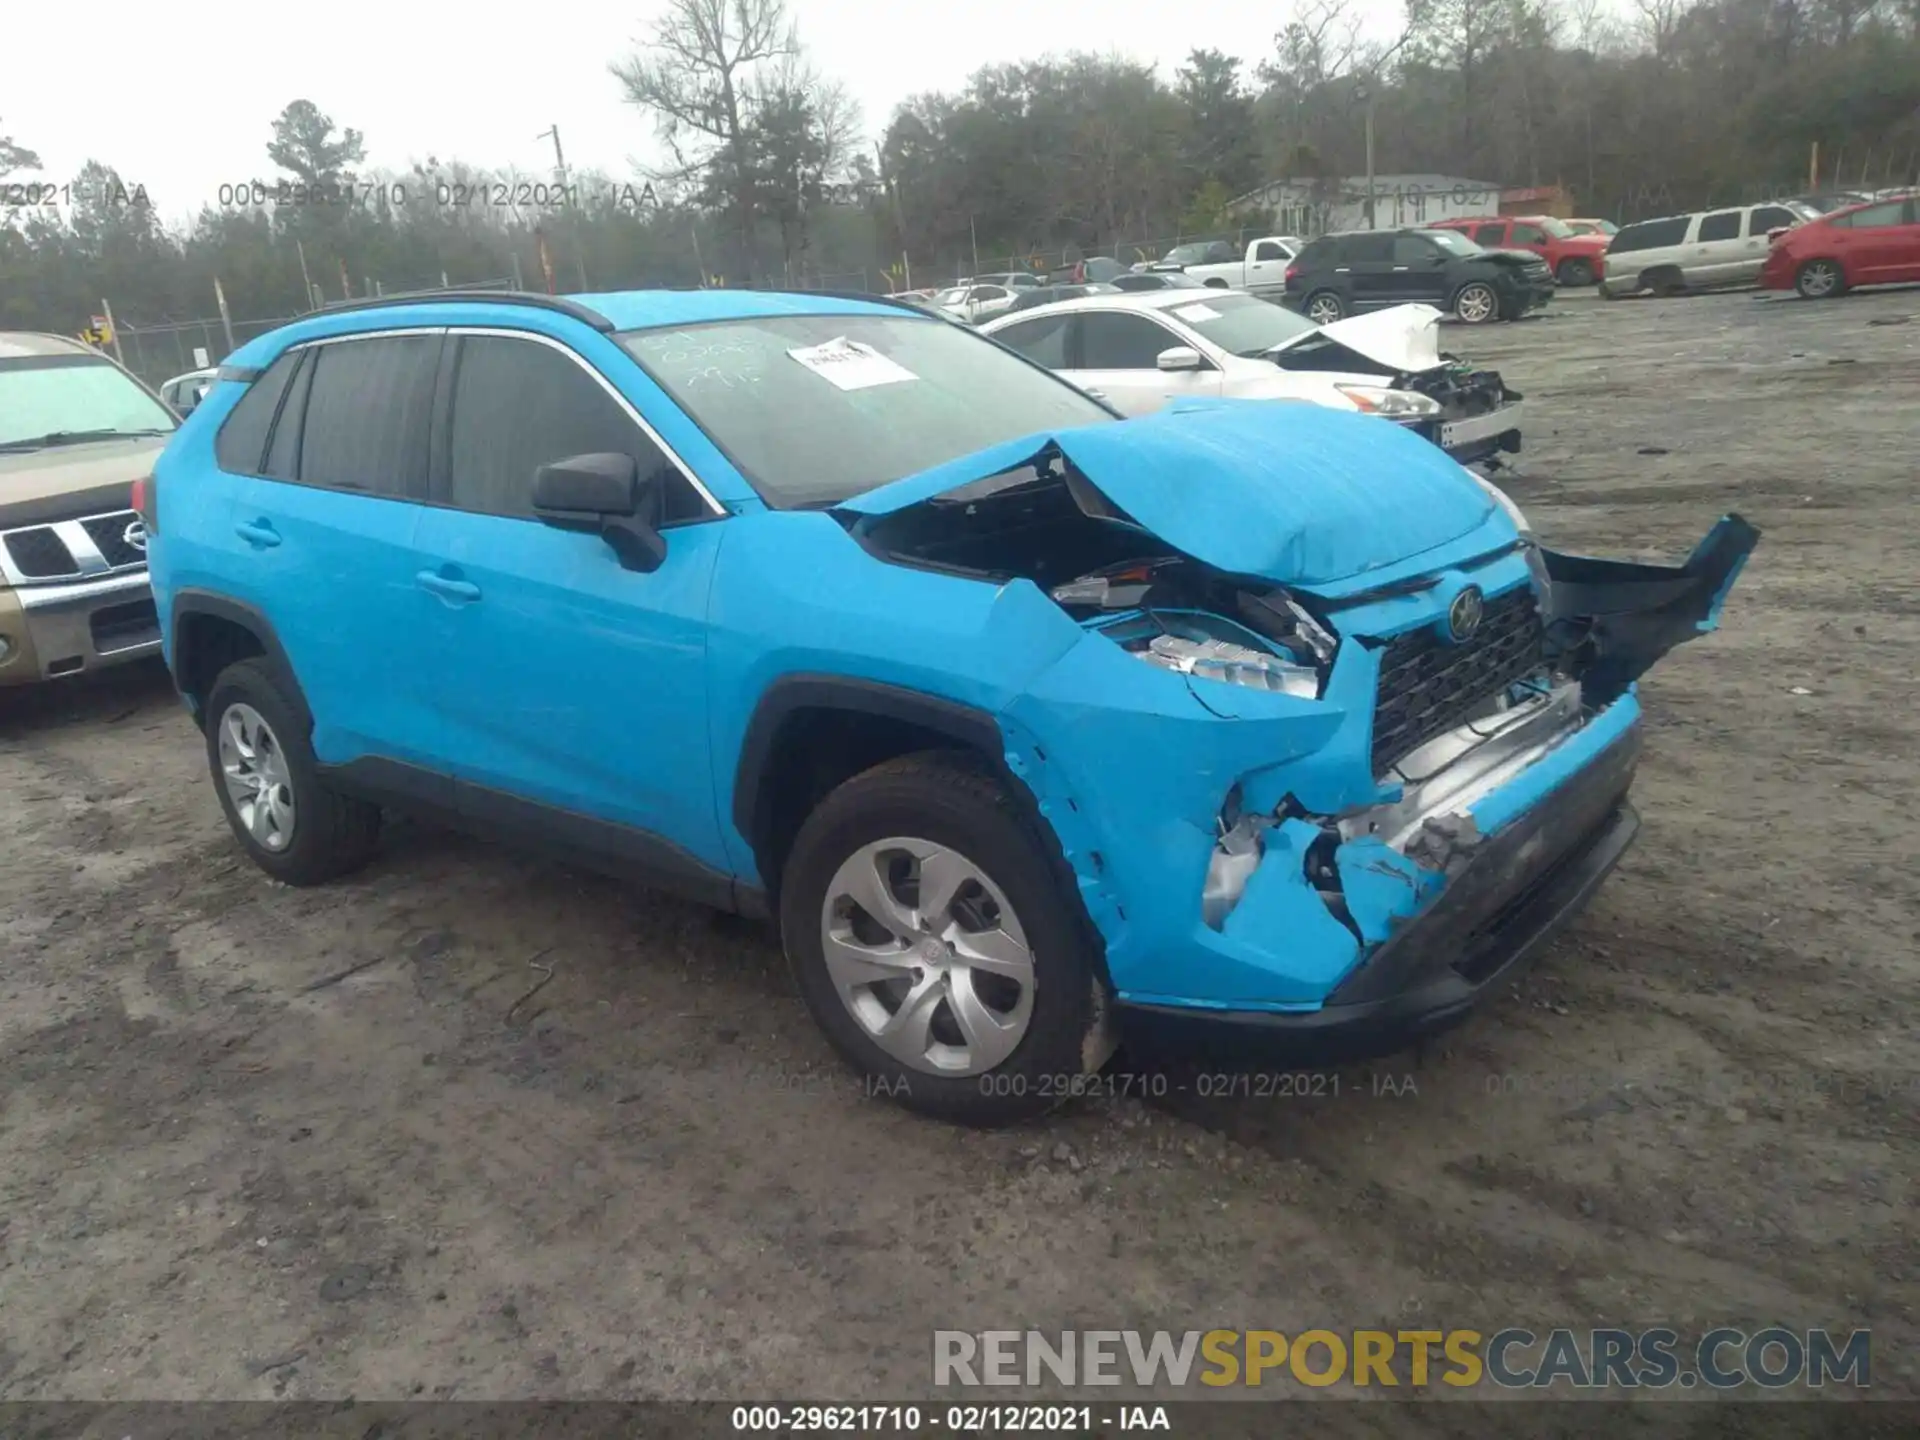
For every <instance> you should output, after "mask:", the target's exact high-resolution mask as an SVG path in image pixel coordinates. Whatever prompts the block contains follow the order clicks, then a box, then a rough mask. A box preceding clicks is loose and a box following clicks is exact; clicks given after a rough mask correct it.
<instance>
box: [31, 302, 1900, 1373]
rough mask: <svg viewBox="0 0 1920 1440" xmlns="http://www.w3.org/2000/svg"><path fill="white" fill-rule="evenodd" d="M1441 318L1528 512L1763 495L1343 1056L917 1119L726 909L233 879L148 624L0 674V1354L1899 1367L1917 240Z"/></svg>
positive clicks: (236, 874)
mask: <svg viewBox="0 0 1920 1440" xmlns="http://www.w3.org/2000/svg"><path fill="white" fill-rule="evenodd" d="M1909 320H1910V321H1911V322H1912V323H1903V322H1906V321H1909ZM1448 339H1449V343H1451V344H1452V345H1453V346H1454V347H1455V348H1457V349H1459V350H1461V351H1463V352H1466V353H1469V354H1470V355H1471V356H1472V357H1473V358H1475V359H1477V360H1481V361H1484V362H1488V363H1492V364H1494V365H1497V366H1498V367H1499V368H1500V369H1502V370H1503V371H1504V372H1505V373H1506V374H1507V376H1508V378H1509V380H1510V382H1511V383H1513V384H1514V385H1515V386H1516V387H1517V388H1519V389H1521V390H1523V391H1525V392H1526V393H1527V395H1528V399H1529V402H1530V404H1531V410H1532V413H1531V418H1530V422H1529V429H1528V450H1527V453H1526V455H1525V457H1524V462H1523V464H1522V466H1521V467H1520V469H1519V471H1518V473H1517V474H1514V475H1513V476H1512V477H1511V479H1510V482H1509V483H1510V488H1511V489H1512V491H1513V493H1514V494H1515V495H1516V497H1517V498H1518V499H1519V500H1520V501H1521V502H1522V503H1523V504H1524V505H1526V506H1527V507H1528V509H1529V511H1530V513H1531V514H1532V516H1533V518H1534V521H1535V523H1536V525H1537V527H1538V528H1539V529H1540V530H1541V531H1542V532H1543V533H1544V535H1545V536H1546V538H1547V539H1548V540H1549V541H1550V542H1551V543H1554V544H1556V545H1559V546H1561V547H1563V548H1572V549H1585V550H1589V551H1593V552H1602V553H1634V554H1642V555H1645V556H1648V557H1661V558H1678V557H1679V556H1681V555H1683V554H1684V553H1685V552H1686V550H1687V549H1688V548H1689V547H1690V546H1691V545H1692V544H1693V542H1694V541H1695V540H1696V539H1697V538H1698V536H1699V535H1700V534H1702V533H1703V532H1704V531H1705V530H1706V529H1707V528H1708V526H1710V525H1711V524H1712V522H1713V520H1714V519H1715V518H1716V517H1717V516H1718V515H1720V514H1721V513H1722V512H1724V511H1726V510H1730V509H1737V510H1739V511H1741V512H1743V513H1744V514H1746V515H1747V516H1748V517H1749V518H1751V519H1753V520H1754V521H1755V522H1757V523H1758V524H1759V525H1760V526H1761V527H1762V528H1763V529H1764V530H1765V532H1766V533H1765V538H1764V539H1763V541H1762V542H1761V547H1760V550H1759V552H1758V553H1757V555H1756V556H1755V558H1754V561H1753V563H1752V564H1751V565H1750V566H1749V567H1748V569H1747V571H1746V573H1745V575H1744V576H1743V577H1742V579H1741V581H1740V583H1739V585H1738V586H1737V588H1736V590H1735V592H1734V594H1733V597H1732V599H1731V601H1730V603H1729V604H1728V606H1727V608H1726V613H1725V616H1724V626H1723V628H1722V630H1721V631H1720V632H1719V633H1717V634H1715V635H1712V636H1710V637H1707V638H1705V639H1703V640H1702V641H1701V642H1699V643H1697V644H1694V645H1690V646H1688V647H1686V648H1685V649H1684V650H1682V651H1681V652H1679V653H1677V654H1676V655H1674V656H1673V657H1672V658H1671V659H1670V660H1669V661H1668V662H1667V663H1666V664H1665V665H1664V666H1663V667H1662V668H1661V669H1660V670H1659V671H1658V672H1657V673H1656V674H1655V675H1654V676H1653V677H1651V678H1650V680H1649V681H1648V682H1647V684H1646V685H1645V686H1644V689H1643V694H1644V699H1645V701H1646V706H1647V712H1648V719H1647V725H1648V752H1647V755H1646V758H1645V761H1644V762H1643V767H1642V771H1641V777H1640V781H1639V784H1638V788H1637V791H1636V797H1637V801H1638V804H1639V806H1640V808H1641V811H1642V814H1643V816H1644V820H1645V828H1644V830H1643V832H1642V836H1641V841H1640V843H1639V845H1638V846H1637V848H1636V849H1635V850H1634V851H1633V852H1631V853H1630V854H1629V856H1628V857H1627V859H1626V861H1625V862H1624V864H1623V865H1622V867H1621V869H1620V870H1619V871H1618V872H1617V874H1616V875H1615V876H1614V878H1613V879H1612V880H1611V881H1610V882H1609V883H1608V884H1607V886H1606V887H1605V888H1604V890H1603V891H1602V893H1601V894H1600V896H1599V898H1598V899H1597V901H1596V902H1595V904H1594V905H1593V906H1592V908H1591V909H1590V910H1589V911H1588V912H1587V913H1586V914H1585V915H1584V916H1583V917H1582V918H1581V919H1580V920H1579V921H1578V922H1577V923H1576V924H1575V926H1574V927H1573V928H1572V929H1571V930H1570V932H1568V933H1567V934H1566V935H1565V936H1564V937H1563V938H1562V939H1560V940H1559V941H1558V942H1557V943H1555V944H1554V945H1553V946H1552V948H1551V949H1550V950H1549V951H1548V952H1547V953H1546V955H1545V957H1544V959H1543V961H1542V962H1541V963H1540V964H1539V965H1538V966H1537V968H1535V969H1534V970H1533V971H1532V972H1531V974H1530V975H1529V976H1528V977H1527V978H1526V979H1525V980H1524V981H1523V982H1522V983H1520V984H1519V985H1518V986H1517V987H1516V988H1515V990H1514V991H1513V993H1512V994H1510V995H1508V996H1506V997H1503V998H1502V999H1501V1000H1500V1001H1499V1002H1498V1003H1497V1004H1494V1005H1492V1006H1490V1007H1489V1008H1488V1009H1487V1010H1486V1012H1485V1013H1483V1014H1482V1015H1480V1016H1478V1017H1477V1018H1476V1019H1475V1020H1473V1021H1472V1022H1471V1023H1470V1024H1469V1025H1468V1026H1466V1027H1465V1028H1463V1029H1462V1030H1459V1031H1457V1032H1454V1033H1453V1034H1452V1035H1450V1036H1448V1037H1446V1038H1445V1039H1444V1041H1442V1042H1439V1043H1436V1044H1434V1045H1433V1046H1431V1047H1430V1048H1429V1049H1427V1050H1426V1051H1425V1052H1424V1053H1421V1054H1418V1055H1411V1054H1410V1055H1406V1056H1402V1057H1397V1058H1395V1059H1393V1060H1390V1061H1388V1062H1385V1063H1383V1064H1379V1065H1375V1066H1368V1067H1356V1068H1352V1069H1348V1070H1343V1071H1340V1072H1337V1075H1336V1077H1335V1079H1336V1081H1337V1086H1338V1093H1337V1095H1335V1094H1332V1093H1322V1094H1321V1095H1320V1096H1319V1097H1318V1098H1245V1099H1237V1100H1218V1099H1214V1100H1208V1101H1202V1100H1199V1099H1197V1098H1194V1097H1193V1096H1191V1095H1190V1094H1189V1095H1186V1096H1178V1097H1174V1098H1171V1099H1164V1100H1161V1101H1158V1102H1155V1103H1151V1104H1147V1103H1142V1102H1141V1101H1139V1100H1137V1099H1125V1100H1112V1099H1107V1100H1100V1101H1089V1102H1085V1103H1080V1104H1078V1105H1077V1106H1075V1107H1073V1108H1070V1109H1068V1110H1066V1111H1064V1112H1062V1113H1060V1114H1058V1115H1057V1116H1055V1117H1053V1118H1052V1119H1050V1120H1049V1121H1047V1122H1046V1123H1044V1124H1042V1125H1039V1126H1037V1127H1033V1128H1029V1129H1023V1130H1016V1131H1010V1132H1003V1133H970V1132H963V1131H958V1130H953V1129H949V1128H945V1127H942V1126H940V1125H937V1124H933V1123H930V1122H927V1121H923V1120H919V1119H915V1118H913V1117H911V1116H909V1115H907V1114H905V1113H903V1112H900V1111H898V1110H896V1109H894V1108H892V1107H891V1106H890V1105H889V1104H887V1103H886V1102H885V1101H882V1100H876V1099H869V1098H867V1097H865V1096H863V1095H861V1094H859V1093H858V1092H857V1091H856V1090H855V1089H854V1088H853V1087H852V1086H851V1085H850V1083H849V1082H848V1081H846V1080H845V1079H844V1078H843V1076H842V1074H841V1071H840V1070H839V1068H838V1066H837V1064H836V1062H835V1061H834V1059H833V1057H832V1056H831V1055H830V1053H829V1052H828V1050H827V1048H826V1045H825V1043H824V1042H823V1041H822V1040H821V1038H820V1037H819V1036H818V1035H817V1033H816V1032H815V1030H814V1028H813V1026H812V1024H811V1023H810V1022H809V1020H808V1019H807V1017H806V1015H805V1013H804V1011H803V1010H802V1008H801V1005H800V1002H799V1000H798V998H797V996H796V994H795V991H794V988H793V985H792V984H791V982H790V980H789V978H788V976H787V974H786V971H785V968H784V964H783V962H782V960H781V957H780V955H779V953H778V951H777V949H776V948H775V946H774V945H773V943H772V942H771V941H770V940H769V939H768V938H766V937H765V936H764V935H762V934H761V933H760V932H759V931H758V930H756V929H754V928H752V927H750V926H745V925H743V924H741V923H739V922H733V921H723V920H720V919H717V918H715V917H712V916H710V915H708V914H707V913H705V912H702V911H699V910H696V909H693V908H689V907H684V906H681V905H679V904H676V903H671V902H667V901H663V900H661V899H658V898H656V897H653V896H651V895H648V894H645V893H634V892H630V891H627V890H623V889H622V888H621V887H619V886H617V885H614V884H612V883H609V882H605V881H602V880H598V879H593V878H588V877H584V876H581V875H579V874H575V873H571V872H569V871H566V870H563V869H559V868H555V867H553V866H550V865H546V864H543V863H537V862H532V861H529V860H526V859H523V858H520V857H518V856H516V855H514V854H511V853H508V852H506V851H503V850H500V849H495V848H491V847H489V846H485V845H481V844H478V843H475V842H472V841H469V840H466V839H462V838H459V837H456V836H453V835H449V834H445V833H441V832H438V831H433V830H427V829H422V828H418V827H415V826H411V825H395V826H393V827H392V828H390V829H389V831H388V833H387V837H386V840H385V842H384V844H383V849H382V853H381V855H380V857H379V859H378V860H377V861H376V863H375V864H374V865H373V866H372V867H371V868H370V869H368V870H367V871H365V872H364V873H362V874H360V875H358V876H356V877H354V878H353V879H351V880H350V881H347V882H344V883H341V884H338V885H335V886H333V887H331V888H325V889H321V890H316V891H299V890H292V889H288V888H285V887H281V886H277V885H275V884H274V883H272V882H270V881H268V880H267V879H265V878H264V877H263V876H262V875H260V874H259V873H258V872H257V871H255V870H254V869H253V867H252V866H251V865H249V864H248V863H247V862H246V861H245V860H244V859H243V858H242V857H241V854H240V852H239V850H238V849H237V848H236V846H235V845H234V844H233V843H232V841H231V839H230V837H229V835H228V833H227V830H226V827H225V825H224V823H223V822H222V820H221V817H220V812H219V810H218V808H217V807H216V804H215V800H214V796H213V792H212V790H211V788H210V786H209V783H208V780H207V777H206V773H205V762H204V758H203V751H202V750H201V748H200V745H199V741H198V737H197V735H196V733H195V732H194V731H193V729H192V728H191V726H190V724H189V722H188V720H187V718H186V716H185V714H184V713H183V712H182V711H181V710H179V709H178V708H177V705H176V702H175V701H174V700H173V698H172V695H171V692H170V690H169V689H168V687H167V684H166V681H165V677H164V676H163V675H162V674H161V673H160V672H159V671H158V670H157V669H151V670H148V669H143V670H140V671H137V672H124V673H121V674H118V675H113V676H107V677H101V678H100V679H99V680H98V681H95V682H92V683H88V684H86V685H83V686H80V687H78V688H63V689H56V690H51V691H45V692H41V693H39V694H37V695H34V696H23V695H19V694H14V695H7V696H3V697H0V706H4V709H3V710H0V949H3V950H4V962H3V963H0V1398H5V1399H13V1400H25V1399H58V1398H91V1399H139V1398H161V1397H178V1398H218V1399H248V1398H258V1399H266V1398H271V1397H275V1396H284V1397H296V1398H297V1397H315V1398H319V1397H339V1396H348V1395H353V1396H360V1397H375V1398H405V1397H408V1396H437V1397H459V1398H476V1399H477V1398H489V1397H512V1398H525V1397H539V1396H555V1397H558V1396H587V1395H593V1396H606V1397H673V1398H697V1397H714V1398H741V1397H749V1396H751V1397H760V1398H778V1397H786V1398H793V1397H801V1396H807V1397H816V1398H825V1399H864V1400H878V1399H881V1398H886V1397H891V1398H894V1399H899V1398H902V1397H907V1396H917V1395H921V1394H924V1393H926V1392H927V1390H928V1388H929V1386H930V1383H931V1374H930V1356H931V1332H932V1331H933V1330H934V1329H936V1328H959V1329H983V1328H990V1327H1007V1328H1027V1327H1034V1328H1039V1329H1042V1330H1048V1331H1054V1330H1059V1329H1064V1328H1081V1327H1086V1328H1094V1327H1102V1326H1105V1327H1135V1326H1139V1327H1153V1328H1157V1327H1166V1328H1171V1329H1176V1330H1179V1329H1186V1328H1200V1329H1206V1328H1212V1327H1228V1328H1273V1329H1278V1330H1282V1331H1285V1332H1289V1333H1293V1332H1297V1331H1299V1330H1301V1329H1304V1328H1308V1327H1312V1326H1330V1327H1333V1328H1335V1329H1345V1328H1349V1327H1354V1326H1376V1325H1378V1326H1384V1327H1386V1328H1394V1327H1396V1326H1397V1327H1402V1328H1413V1327H1416V1326H1417V1324H1419V1323H1422V1322H1424V1323H1425V1324H1429V1325H1432V1326H1435V1327H1458V1326H1463V1325H1466V1326H1472V1327H1474V1328H1477V1329H1479V1330H1481V1331H1483V1332H1491V1331H1493V1330H1496V1329H1499V1328H1501V1327H1503V1326H1505V1325H1514V1324H1519V1325H1528V1326H1531V1327H1533V1328H1536V1329H1542V1330H1544V1329H1546V1328H1549V1327H1552V1326H1556V1325H1565V1326H1576V1327H1584V1326H1589V1325H1626V1326H1638V1325H1647V1324H1658V1323H1668V1324H1672V1325H1673V1326H1675V1327H1676V1328H1677V1329H1680V1330H1681V1331H1682V1332H1686V1333H1697V1332H1698V1331H1700V1330H1703V1329H1706V1328H1708V1327H1710V1326H1713V1325H1719V1324H1725V1325H1732V1326H1738V1327H1742V1328H1745V1329H1748V1330H1753V1329H1757V1328H1760V1327H1762V1326H1764V1325H1768V1324H1776V1323H1777V1324H1784V1325H1787V1326H1790V1327H1796V1328H1798V1327H1807V1326H1816V1325H1826V1326H1831V1327H1837V1328H1839V1329H1840V1330H1842V1331H1843V1332H1844V1331H1845V1330H1847V1329H1850V1328H1853V1327H1858V1326H1870V1327H1872V1329H1873V1331H1874V1337H1875V1338H1874V1346H1873V1352H1874V1376H1873V1378H1874V1385H1875V1390H1876V1391H1877V1392H1878V1393H1880V1394H1882V1395H1889V1394H1891V1395H1903V1396H1908V1397H1913V1396H1916V1395H1920V1368H1917V1367H1916V1364H1915V1361H1914V1359H1913V1356H1914V1342H1915V1340H1916V1338H1920V1325H1917V1324H1916V1315H1915V1307H1916V1304H1920V1223H1917V1222H1916V1199H1917V1198H1920V1197H1917V1196H1916V1182H1915V1165H1914V1160H1915V1153H1916V1141H1920V1120H1916V1110H1915V1100H1916V1099H1920V1033H1917V1032H1916V1029H1915V1027H1914V1024H1913V1017H1914V1014H1915V1004H1916V999H1920V995H1917V994H1916V992H1917V991H1920V963H1917V962H1916V958H1915V956H1916V948H1917V947H1916V943H1915V942H1916V938H1920V930H1917V928H1916V927H1920V918H1917V917H1920V871H1916V867H1915V865H1914V859H1915V855H1916V853H1920V847H1916V843H1915V840H1916V831H1917V829H1920V822H1917V821H1916V819H1915V816H1916V815H1917V814H1920V784H1917V783H1916V778H1915V777H1916V775H1917V774H1920V764H1917V763H1916V762H1917V760H1920V718H1917V717H1920V579H1917V578H1916V577H1920V527H1916V526H1915V524H1914V514H1915V512H1914V508H1913V504H1914V494H1915V486H1916V483H1917V482H1920V290H1906V291H1899V292H1891V293H1883V294H1879V295H1867V296H1854V297H1849V298H1847V299H1845V300H1843V301H1840V302H1836V303H1831V304H1821V305H1816V304H1807V303H1801V302H1797V301H1782V300H1772V299H1763V298H1761V297H1758V296H1754V295H1747V294H1738V295H1727V296H1718V297H1707V298H1698V299H1690V300H1671V301H1626V302H1620V303H1617V304H1607V303H1602V302H1599V301H1596V300H1592V299H1590V298H1581V297H1572V298H1567V299H1565V300H1563V301H1561V302H1559V303H1557V304H1556V306H1555V307H1554V312H1553V313H1552V314H1550V315H1549V316H1547V317H1545V318H1542V319H1539V320H1536V321H1530V322H1526V323H1523V324H1520V325H1514V326H1504V327H1499V328H1497V329H1492V330H1488V331H1485V332H1479V331H1472V332H1469V331H1465V330H1454V331H1450V332H1449V336H1448ZM1383 1082H1384V1083H1383ZM1324 1089H1325V1087H1323V1091H1324ZM975 1398H978V1397H977V1396H976V1397H975ZM1001 1398H1004V1395H1003V1396H1002V1397H1001Z"/></svg>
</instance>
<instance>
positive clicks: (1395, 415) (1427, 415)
mask: <svg viewBox="0 0 1920 1440" xmlns="http://www.w3.org/2000/svg"><path fill="white" fill-rule="evenodd" d="M1333 388H1334V389H1336V390H1338V391H1339V392H1340V393H1341V394H1342V395H1344V396H1346V397H1347V399H1349V400H1350V401H1352V402H1353V408H1354V409H1356V410H1359V411H1362V412H1364V413H1365V414H1368V415H1378V416H1380V417H1381V418H1383V419H1386V420H1427V419H1431V418H1432V417H1433V416H1435V415H1438V414H1439V413H1440V406H1439V404H1438V402H1436V401H1433V400H1430V399H1428V398H1427V397H1426V396H1425V395H1421V394H1418V393H1416V392H1415V391H1412V390H1395V389H1394V388H1392V387H1391V386H1388V385H1335V386H1334V387H1333Z"/></svg>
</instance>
